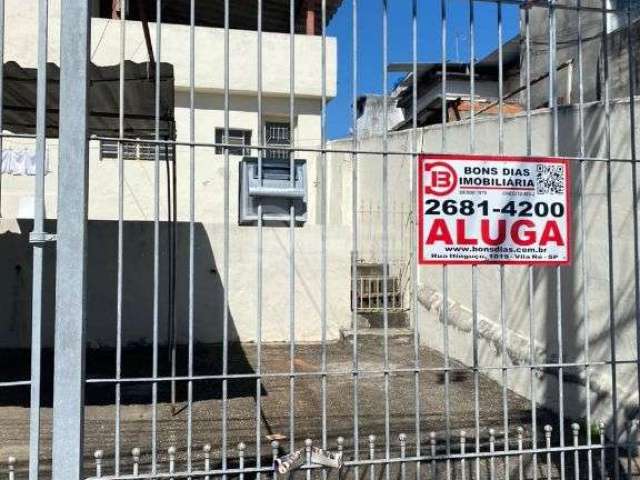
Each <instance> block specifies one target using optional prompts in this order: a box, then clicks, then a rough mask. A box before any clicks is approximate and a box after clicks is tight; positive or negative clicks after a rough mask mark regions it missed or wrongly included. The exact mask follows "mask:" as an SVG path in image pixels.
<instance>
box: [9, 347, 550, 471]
mask: <svg viewBox="0 0 640 480" xmlns="http://www.w3.org/2000/svg"><path fill="white" fill-rule="evenodd" d="M321 353H322V350H321V347H320V346H319V345H307V346H298V347H296V352H295V360H294V362H293V364H294V366H295V369H296V372H299V373H302V374H305V373H306V374H307V375H303V376H300V377H298V378H296V380H295V383H294V392H295V400H294V405H293V407H294V418H295V422H294V425H293V426H294V428H295V433H294V435H295V446H296V448H299V447H301V446H303V441H304V439H306V438H310V439H312V440H313V441H314V443H315V444H319V443H320V442H321V439H322V415H321V411H322V410H321V405H322V395H321V380H320V377H319V376H313V375H309V373H310V372H318V371H319V370H320V368H321ZM326 354H327V372H328V375H327V382H326V398H327V436H328V444H329V446H334V445H335V441H336V438H337V437H338V436H343V437H344V438H345V451H346V455H347V457H348V458H352V452H353V446H354V442H353V422H354V411H353V392H354V388H353V385H354V384H353V382H354V380H353V376H352V374H351V368H352V346H351V345H350V344H349V342H346V341H345V342H340V343H337V344H331V345H328V346H327V350H326ZM219 355H221V351H220V350H219V348H217V347H211V346H202V345H198V346H197V347H196V367H195V371H196V374H205V372H209V374H211V373H213V374H216V373H218V372H219V364H220V361H219V359H220V357H219ZM98 357H100V355H99V354H98V353H95V354H92V353H91V352H90V353H89V354H88V370H89V377H92V378H96V377H101V378H105V377H108V376H112V375H111V374H110V373H108V372H109V369H106V370H105V371H100V368H97V367H96V365H98V363H104V360H105V358H108V357H109V355H106V357H105V358H102V360H101V361H100V362H98V363H96V358H98ZM160 358H163V356H161V357H160ZM178 358H179V359H184V358H186V352H185V351H184V350H183V349H180V350H179V351H178ZM358 359H359V367H360V370H361V371H362V372H363V373H361V374H360V378H359V381H358V399H359V401H358V407H359V415H358V422H359V435H360V443H359V445H360V451H361V456H362V455H368V440H367V437H368V435H370V434H374V435H376V436H377V442H376V456H384V453H385V409H386V408H385V407H386V402H385V395H384V386H385V382H384V376H383V374H381V373H377V372H379V371H380V370H381V369H382V368H383V367H384V349H383V348H382V345H381V344H380V343H379V342H376V341H369V342H363V344H361V345H359V349H358ZM127 360H129V365H130V366H129V367H125V372H124V376H125V377H127V376H129V377H131V376H139V375H143V374H145V371H146V370H145V371H138V370H137V367H135V366H131V365H132V361H131V358H128V357H127V355H125V362H126V361H127ZM420 364H421V366H422V367H429V368H431V367H435V368H437V367H441V366H442V365H443V358H442V356H441V355H440V354H439V353H437V352H434V351H430V350H427V349H425V348H422V349H420ZM124 365H127V363H124ZM413 365H414V356H413V345H412V344H411V343H410V342H407V340H406V339H405V340H402V339H401V340H394V341H393V342H391V343H390V345H389V368H390V369H391V370H393V369H411V368H412V367H413ZM452 366H453V367H461V365H459V364H456V363H455V362H452ZM289 367H290V357H289V346H288V345H286V344H285V345H273V344H272V345H264V346H263V348H262V372H263V373H266V372H268V373H269V374H274V373H276V374H282V375H280V376H274V377H265V378H263V381H262V393H261V406H262V418H261V419H260V425H261V449H262V456H263V462H264V463H269V458H270V455H271V449H270V445H269V444H270V441H269V439H268V438H266V435H269V434H272V435H279V436H281V437H282V438H283V440H281V454H284V453H287V452H288V451H289V437H290V427H291V425H290V423H289V407H290V405H289V395H290V383H289V377H288V375H287V373H288V371H289ZM127 368H129V370H127ZM144 368H147V367H146V366H145V367H144ZM256 368H257V359H256V347H255V345H242V346H234V347H233V348H230V350H229V371H230V372H232V373H234V374H251V373H252V372H255V369H256ZM183 369H184V363H183V362H182V363H180V362H179V365H178V374H182V372H183ZM143 370H144V369H143ZM127 373H129V374H127ZM162 373H163V369H162V368H161V374H162ZM419 381H420V384H419V397H420V428H421V430H422V445H423V447H422V448H423V453H424V452H425V450H428V449H429V448H430V446H429V436H428V432H431V431H434V432H436V438H437V448H438V449H444V448H445V447H446V443H445V440H444V439H445V437H446V430H447V422H446V415H445V410H446V401H445V399H446V397H445V383H446V382H445V379H444V374H443V373H441V372H421V374H420V379H419ZM167 387H168V383H165V384H161V387H160V388H159V392H160V393H159V398H160V400H161V402H160V403H159V404H158V406H157V426H158V429H157V445H158V453H159V457H160V460H159V462H160V463H159V467H158V468H159V471H166V468H167V464H166V460H167V456H166V451H167V448H169V447H170V446H174V447H175V448H176V450H177V469H180V468H184V465H185V460H186V453H187V451H186V448H187V415H188V408H187V403H186V402H185V401H182V400H183V399H184V391H185V382H182V383H180V384H179V385H178V397H179V400H180V401H179V402H178V403H177V405H176V408H173V407H172V405H171V404H170V403H169V402H167V401H166V400H167V398H168V390H167ZM221 387H222V385H221V382H220V381H219V380H208V381H199V382H194V392H195V393H194V396H195V398H196V400H195V401H194V402H193V409H192V415H193V422H192V445H193V449H194V465H195V466H196V467H201V465H202V458H203V455H202V447H203V446H204V445H205V444H207V443H209V444H211V446H212V451H211V455H212V468H215V467H216V466H218V465H219V461H220V457H221V455H220V446H221V418H222V399H221V392H222V388H221ZM227 387H228V393H229V394H228V396H229V401H228V423H227V424H228V456H229V458H230V461H229V465H233V464H234V463H235V461H236V460H235V459H236V457H237V450H236V448H235V447H236V445H237V444H238V443H239V442H241V441H242V442H245V443H246V444H247V452H246V455H247V464H250V465H253V464H255V451H256V382H255V379H254V378H250V379H246V378H244V379H233V380H229V381H228V385H227ZM388 391H389V402H388V409H389V419H390V421H389V432H390V435H389V443H390V451H391V455H392V456H398V455H399V453H398V452H399V442H398V435H399V434H400V433H406V434H407V436H408V442H407V445H408V455H412V454H414V452H415V443H414V438H415V376H414V373H413V372H411V371H404V372H398V373H392V374H390V375H389V384H388ZM473 391H474V387H473V376H472V373H471V372H469V371H465V372H462V371H453V372H452V373H451V375H450V382H449V409H450V415H449V418H450V425H449V428H450V430H451V432H452V438H453V439H454V440H455V441H452V443H451V445H452V447H451V448H452V449H454V450H457V449H458V448H459V447H458V442H457V436H458V432H459V430H460V429H465V430H466V431H467V442H468V445H469V446H470V447H471V448H473V445H474V442H475V439H474V438H475V428H474V395H473ZM112 392H113V385H106V386H102V385H94V384H90V385H88V387H87V403H88V404H89V405H88V406H87V407H86V411H85V417H86V419H85V425H86V428H85V457H86V462H85V463H86V468H87V473H88V474H90V473H91V471H92V468H93V467H92V464H93V460H92V456H93V452H94V451H95V450H96V449H98V448H99V449H102V450H103V451H104V457H105V460H104V471H105V473H110V472H112V471H113V457H114V428H115V425H114V414H115V407H114V406H113V404H112V397H113V393H112ZM479 392H480V411H479V414H480V424H481V432H480V435H481V440H482V442H483V449H484V448H487V445H486V442H487V439H488V433H487V432H488V429H489V428H495V429H496V431H497V432H498V433H497V436H498V439H500V438H501V437H502V425H503V410H502V405H503V389H502V387H501V386H500V385H498V384H497V383H495V382H493V381H491V380H489V379H488V378H486V377H483V376H480V382H479ZM150 393H151V387H150V385H149V384H148V383H147V384H141V383H134V384H125V386H123V391H122V394H123V399H124V403H126V404H124V405H123V406H122V407H121V422H122V423H121V452H122V454H121V455H122V461H121V464H122V471H123V472H125V473H129V472H130V471H131V456H130V452H131V449H132V448H133V447H138V448H140V449H141V451H142V453H143V455H142V459H141V463H142V464H144V465H148V464H149V463H150V452H151V428H152V422H151V418H152V407H151V405H150V402H151V396H150ZM43 396H44V397H45V402H44V403H45V404H47V400H46V395H43ZM3 400H4V401H2V402H1V403H2V404H3V405H4V406H2V407H0V458H2V459H6V458H7V457H8V456H9V455H12V456H15V457H16V458H17V470H18V472H24V470H25V469H26V466H27V465H26V462H27V459H28V446H27V445H28V415H29V411H28V408H25V406H24V405H20V404H19V403H20V401H21V397H20V396H19V395H16V401H15V402H13V403H18V405H11V403H12V401H11V399H9V400H7V399H6V398H4V399H3ZM22 400H23V399H22ZM507 403H508V408H509V412H508V418H509V424H510V431H511V436H512V438H513V439H515V429H516V427H518V426H523V427H525V429H526V432H529V431H530V430H531V415H530V413H531V411H530V407H531V406H530V403H529V401H528V400H526V399H524V398H522V397H520V396H518V395H515V394H513V393H512V392H507ZM51 414H52V412H51V408H50V407H46V408H43V409H42V415H41V416H42V459H43V462H42V463H43V468H44V469H45V470H47V469H48V467H49V463H50V456H51ZM537 423H538V427H539V428H538V430H539V431H542V428H541V426H542V425H543V424H544V423H554V424H556V425H557V420H556V419H555V418H554V417H553V416H552V415H550V414H549V413H548V412H544V411H539V413H538V422H537ZM525 435H526V436H527V438H529V435H528V433H525ZM501 448H502V446H501V444H498V445H496V450H498V449H501ZM443 451H444V450H443ZM3 462H4V460H3ZM146 468H147V467H146V466H145V467H142V470H145V469H146ZM412 468H413V467H412ZM424 468H426V467H424ZM2 470H4V467H2V468H0V478H2V476H1V472H2ZM46 475H47V474H46V472H45V477H44V478H46ZM21 476H22V474H19V475H18V477H17V478H21Z"/></svg>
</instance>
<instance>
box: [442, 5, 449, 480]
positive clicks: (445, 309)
mask: <svg viewBox="0 0 640 480" xmlns="http://www.w3.org/2000/svg"><path fill="white" fill-rule="evenodd" d="M440 41H441V45H440V48H441V52H440V54H441V58H440V61H441V70H442V92H441V96H442V101H441V109H442V119H441V120H442V124H441V129H442V132H441V133H442V136H441V145H442V151H443V152H446V151H447V121H448V103H447V2H446V0H440ZM448 274H449V271H448V268H447V266H446V265H443V266H442V296H443V297H444V301H443V302H442V318H443V321H444V327H443V339H442V344H443V352H442V353H443V356H444V414H445V444H446V454H447V457H449V455H451V408H450V402H449V381H450V375H449V374H450V372H449V278H448ZM446 469H447V479H449V478H451V460H449V458H447V461H446Z"/></svg>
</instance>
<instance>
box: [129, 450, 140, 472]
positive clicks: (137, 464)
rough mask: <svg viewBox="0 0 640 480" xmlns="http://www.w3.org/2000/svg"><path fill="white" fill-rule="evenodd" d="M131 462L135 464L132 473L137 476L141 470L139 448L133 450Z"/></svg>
mask: <svg viewBox="0 0 640 480" xmlns="http://www.w3.org/2000/svg"><path fill="white" fill-rule="evenodd" d="M131 460H132V462H133V465H132V467H131V473H132V474H133V476H136V475H138V471H139V469H140V449H139V448H138V447H135V448H133V449H131Z"/></svg>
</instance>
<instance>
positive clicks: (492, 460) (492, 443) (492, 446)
mask: <svg viewBox="0 0 640 480" xmlns="http://www.w3.org/2000/svg"><path fill="white" fill-rule="evenodd" d="M495 451H496V431H495V430H494V429H493V428H490V429H489V453H490V454H491V456H490V457H489V478H490V479H491V480H495V478H496V457H495V455H494V453H495Z"/></svg>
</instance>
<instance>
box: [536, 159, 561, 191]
mask: <svg viewBox="0 0 640 480" xmlns="http://www.w3.org/2000/svg"><path fill="white" fill-rule="evenodd" d="M536 193H539V194H547V193H551V194H562V193H564V169H563V166H562V165H546V164H538V168H537V172H536Z"/></svg>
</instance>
